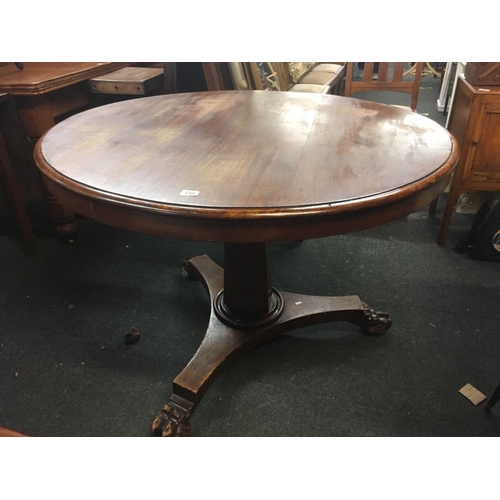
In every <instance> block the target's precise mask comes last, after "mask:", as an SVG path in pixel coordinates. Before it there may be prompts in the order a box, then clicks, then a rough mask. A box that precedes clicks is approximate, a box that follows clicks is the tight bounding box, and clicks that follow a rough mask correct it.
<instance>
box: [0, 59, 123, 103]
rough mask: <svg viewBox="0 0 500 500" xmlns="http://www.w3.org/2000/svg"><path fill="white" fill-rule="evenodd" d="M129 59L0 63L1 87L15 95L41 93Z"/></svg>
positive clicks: (111, 68)
mask: <svg viewBox="0 0 500 500" xmlns="http://www.w3.org/2000/svg"><path fill="white" fill-rule="evenodd" d="M129 64H130V63H123V62H120V63H117V62H53V63H51V62H28V63H23V65H24V69H23V70H19V69H18V68H17V67H16V66H15V65H14V63H10V64H7V65H5V66H2V67H0V91H3V92H9V93H10V94H12V95H19V96H21V95H24V96H27V95H30V96H33V95H38V94H45V93H47V92H52V91H54V90H57V89H60V88H63V87H67V86H68V85H73V84H75V83H78V82H82V81H85V80H88V79H89V78H92V77H94V76H98V75H102V74H104V73H107V72H109V71H113V70H115V69H119V68H123V67H124V66H127V65H129Z"/></svg>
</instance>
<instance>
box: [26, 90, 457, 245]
mask: <svg viewBox="0 0 500 500" xmlns="http://www.w3.org/2000/svg"><path fill="white" fill-rule="evenodd" d="M457 158H458V149H457V146H456V141H455V140H454V138H453V137H452V136H451V135H450V134H449V133H448V132H447V131H446V130H445V129H443V128H442V127H440V126H439V125H438V124H437V123H435V122H434V121H432V120H430V119H428V118H425V117H423V116H420V115H418V114H415V113H411V112H409V111H406V110H403V109H400V108H395V107H391V106H387V105H383V104H378V103H374V102H368V101H362V100H358V99H351V98H345V97H339V96H332V95H313V94H296V93H285V92H264V91H241V92H239V91H229V92H204V93H189V94H173V95H162V96H156V97H149V98H143V99H137V100H133V101H127V102H120V103H115V104H111V105H107V106H103V107H100V108H95V109H92V110H89V111H86V112H83V113H80V114H78V115H76V116H73V117H71V118H69V119H67V120H65V121H64V122H62V123H60V124H58V125H56V126H55V127H54V128H52V129H51V130H50V131H49V132H48V133H47V134H45V136H44V137H42V138H41V140H40V141H39V142H38V144H37V147H36V150H35V159H36V162H37V164H38V166H39V168H40V169H41V171H42V173H43V174H44V176H45V177H46V179H47V183H48V186H49V189H51V190H53V191H57V193H56V192H54V195H55V196H57V197H58V199H61V200H62V201H63V202H64V203H65V204H67V205H68V206H70V207H72V208H74V209H75V210H76V211H77V212H80V213H83V214H84V215H87V216H90V217H93V218H96V219H98V220H102V221H103V222H106V223H111V224H113V225H118V226H120V227H129V228H130V229H134V230H144V231H146V232H153V233H155V234H165V235H171V236H174V237H182V238H188V239H198V238H200V239H215V240H220V241H271V240H273V239H275V237H276V238H277V239H281V238H282V237H283V236H284V235H283V234H280V235H275V237H274V236H271V234H270V232H272V227H273V226H280V225H282V224H283V223H284V219H286V218H290V217H291V218H294V217H299V218H303V217H305V216H307V217H308V221H307V222H308V224H309V225H310V226H311V227H310V228H309V230H307V231H305V233H304V230H303V229H304V227H303V229H302V233H301V234H302V235H303V237H317V236H325V235H327V234H336V233H337V231H336V230H334V229H327V226H328V221H327V220H324V217H325V216H333V215H336V219H337V222H339V220H340V219H341V218H342V217H343V216H342V214H350V215H348V216H347V219H348V220H350V221H351V223H352V221H353V220H354V219H353V217H352V214H353V213H354V212H356V211H359V210H364V211H366V210H368V209H370V208H371V209H373V210H374V211H373V213H372V215H368V214H365V215H363V216H361V214H358V217H357V219H358V223H357V225H356V227H354V228H352V229H350V230H357V229H359V228H362V226H363V225H364V226H365V227H369V226H373V225H377V224H380V223H383V222H387V221H388V220H391V218H397V217H400V216H402V215H406V214H407V213H410V212H411V211H414V210H416V209H418V208H420V206H424V205H425V204H426V203H428V202H430V201H432V199H429V196H435V195H436V196H437V194H438V193H439V191H442V190H443V189H444V187H445V186H446V183H447V181H448V179H449V176H450V174H451V172H452V169H453V167H454V166H455V164H456V161H457ZM185 191H194V192H196V193H197V194H196V196H184V195H183V194H182V193H183V192H185ZM431 192H432V193H431ZM61 197H62V198H61ZM405 200H406V201H407V203H406V205H405V204H404V203H405ZM390 205H392V208H390V209H389V206H390ZM383 206H385V207H386V208H387V210H385V212H386V213H385V215H382V214H379V216H378V217H375V218H373V215H374V214H375V212H376V211H377V210H375V209H377V208H378V211H379V212H380V208H381V207H383ZM118 207H120V208H118ZM120 210H125V211H127V215H126V216H125V217H121V220H118V219H120V217H119V216H118V215H117V216H116V217H114V216H113V213H115V214H116V213H117V212H118V211H120ZM137 210H138V211H141V212H142V213H141V215H140V218H141V219H142V221H143V222H142V223H141V224H142V225H141V224H139V226H141V227H143V229H141V227H139V226H138V223H139V221H137V220H136V221H135V222H134V221H131V219H137V217H138V214H137V213H136V214H133V213H132V212H134V211H137ZM144 212H150V213H151V214H152V218H155V217H156V218H157V217H159V216H170V217H180V218H181V221H182V217H184V218H186V219H190V220H191V222H188V221H186V220H185V221H184V223H182V222H181V221H177V220H176V221H173V220H171V221H169V222H165V223H164V227H165V229H164V231H161V230H160V229H159V227H157V226H158V224H161V222H160V221H159V220H157V221H156V222H153V221H152V218H151V219H150V222H151V224H150V225H151V227H150V228H149V229H148V227H146V226H148V224H144ZM153 214H154V216H153ZM122 215H123V214H122ZM311 216H319V217H318V218H315V219H314V222H311V219H310V217H311ZM322 218H323V219H322ZM360 218H361V219H363V220H364V223H362V221H361V220H360ZM125 219H127V220H125ZM201 219H209V220H210V221H211V222H208V221H205V222H203V223H200V224H201V226H204V227H205V230H204V231H203V230H201V231H198V230H197V229H196V227H198V226H199V224H198V222H197V221H200V220H201ZM368 219H370V221H369V220H368ZM127 221H130V223H129V222H127ZM236 221H252V224H251V225H252V227H253V229H252V232H253V233H254V236H253V237H255V236H256V235H257V233H258V227H259V224H258V223H256V221H262V224H261V225H260V227H261V229H262V230H263V231H264V232H266V234H267V235H265V236H264V235H261V236H260V238H261V240H255V239H254V240H250V239H247V237H248V235H247V236H245V237H243V238H242V235H241V234H240V235H236V234H234V231H236V232H237V233H241V232H242V231H243V227H242V226H240V228H239V229H238V228H237V226H238V224H236ZM322 222H323V223H324V224H323V228H322V229H321V230H320V229H319V225H322ZM179 224H184V225H188V226H189V225H190V226H191V230H190V231H188V233H190V234H187V233H186V231H178V230H173V226H179ZM169 225H170V226H172V227H170V229H168V228H167V226H169ZM286 225H287V227H288V228H289V229H290V228H291V226H293V225H295V222H294V223H292V224H288V223H286ZM301 225H302V226H305V224H304V221H302V223H301ZM152 226H155V227H154V228H153V227H152ZM209 226H210V229H209ZM314 226H316V230H314ZM231 227H232V228H233V229H232V231H233V234H232V236H231V238H230V239H227V237H228V236H230V234H229V233H230V232H231V231H229V233H228V231H227V230H228V229H229V228H231ZM221 229H222V232H221V231H220V230H221ZM240 229H241V230H240ZM247 229H248V227H247ZM347 229H349V228H347V227H345V228H339V231H340V232H345V231H346V230H347ZM207 231H208V232H207ZM287 231H288V230H287ZM287 231H285V232H287ZM288 232H290V231H288ZM291 232H293V230H291ZM291 232H290V234H291ZM299 232H301V231H299ZM195 233H196V234H195ZM208 233H210V235H209V234H208ZM222 233H224V234H222Z"/></svg>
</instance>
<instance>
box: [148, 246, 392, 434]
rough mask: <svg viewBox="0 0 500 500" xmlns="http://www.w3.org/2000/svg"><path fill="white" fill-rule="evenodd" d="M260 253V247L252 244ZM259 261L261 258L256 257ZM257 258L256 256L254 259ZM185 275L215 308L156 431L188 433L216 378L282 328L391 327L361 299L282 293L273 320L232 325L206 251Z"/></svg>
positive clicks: (218, 274)
mask: <svg viewBox="0 0 500 500" xmlns="http://www.w3.org/2000/svg"><path fill="white" fill-rule="evenodd" d="M252 251H255V252H256V254H257V256H258V255H259V254H260V253H261V249H258V248H257V247H253V248H252V249H251V250H250V251H249V252H248V253H251V252H252ZM257 259H258V257H257ZM254 260H255V259H254ZM186 271H187V273H188V274H189V275H190V276H191V277H193V278H195V279H197V280H199V281H201V283H202V284H203V285H204V287H205V289H206V290H207V291H208V293H209V295H210V299H211V300H210V301H211V304H212V311H211V315H210V321H209V325H208V328H207V331H206V334H205V337H204V339H203V342H202V343H201V345H200V347H199V349H198V351H197V352H196V354H195V355H194V356H193V358H192V359H191V361H190V362H189V363H188V364H187V365H186V367H185V368H184V370H183V371H182V372H181V373H180V374H179V375H178V376H177V377H176V378H175V380H174V382H173V395H172V397H171V399H170V402H169V403H168V404H167V405H165V406H164V407H163V408H162V410H161V411H160V412H159V414H158V415H157V416H156V418H155V419H154V421H153V425H152V430H153V433H154V434H156V435H161V436H164V437H168V436H186V435H188V434H189V430H190V424H189V417H190V416H191V415H192V413H193V412H194V410H195V408H196V406H197V405H198V403H199V402H200V400H201V398H202V397H203V395H204V394H205V392H206V391H207V389H208V388H209V387H210V385H211V384H212V383H213V381H214V380H215V378H216V376H217V375H218V374H219V373H220V372H221V371H222V370H224V369H226V368H227V367H228V366H230V365H231V364H232V363H233V362H234V361H236V360H237V359H238V358H240V357H241V356H242V355H243V354H245V353H246V352H248V351H249V350H251V349H253V348H255V347H257V346H258V345H260V344H262V343H263V342H266V341H268V340H270V339H272V338H274V337H276V336H278V335H281V334H283V333H284V332H287V331H290V330H293V329H296V328H301V327H303V326H307V325H314V324H319V323H328V322H331V321H349V322H351V323H354V324H356V325H359V326H361V327H362V328H363V329H364V330H365V332H366V333H368V334H374V335H380V334H382V333H384V332H385V331H387V330H388V329H389V328H390V326H391V320H390V319H389V316H388V314H386V313H381V312H376V311H374V310H373V309H372V308H370V307H369V306H367V305H366V304H364V303H362V302H361V301H360V299H359V297H357V296H355V295H353V296H349V297H318V296H312V295H302V294H295V293H286V292H281V295H282V296H283V300H284V303H285V307H284V310H283V314H282V315H281V316H280V317H279V318H278V319H276V320H275V321H274V322H273V323H271V324H267V325H265V326H262V327H255V328H245V329H244V330H242V329H239V328H232V327H231V326H228V325H226V324H224V323H222V322H221V321H220V320H219V318H218V315H217V313H216V311H215V308H214V303H215V301H216V298H217V297H218V296H219V295H220V293H221V291H222V290H223V286H224V285H223V284H224V282H225V274H226V272H227V270H223V269H222V268H221V267H219V266H217V264H215V263H214V262H213V261H212V260H210V259H209V258H208V257H207V256H206V255H202V256H199V257H194V258H192V259H190V260H189V261H188V263H187V266H186Z"/></svg>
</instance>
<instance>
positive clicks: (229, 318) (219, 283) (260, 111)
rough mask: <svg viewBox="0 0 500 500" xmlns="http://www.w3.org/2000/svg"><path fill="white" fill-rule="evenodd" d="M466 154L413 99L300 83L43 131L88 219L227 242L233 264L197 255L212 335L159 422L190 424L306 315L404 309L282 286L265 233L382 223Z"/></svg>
mask: <svg viewBox="0 0 500 500" xmlns="http://www.w3.org/2000/svg"><path fill="white" fill-rule="evenodd" d="M457 159H458V150H457V147H456V141H455V139H454V138H453V137H452V136H451V135H450V134H449V133H448V132H447V131H446V130H445V129H443V128H442V127H440V126H439V125H437V124H436V123H435V122H433V121H431V120H429V119H427V118H425V117H423V116H419V115H417V114H416V113H412V112H411V111H407V110H403V109H400V108H394V107H391V106H387V105H383V104H378V103H373V102H367V101H358V100H355V99H346V98H344V97H339V96H326V95H316V94H300V93H293V92H259V91H246V92H245V91H242V92H237V91H233V92H203V93H193V94H172V95H164V96H158V97H149V98H143V99H141V100H136V101H128V102H126V103H115V104H111V105H108V106H103V107H101V108H97V109H93V110H91V111H87V112H85V113H83V114H80V115H77V116H73V117H71V118H69V119H67V120H65V121H64V122H62V123H60V124H58V125H56V126H55V127H54V128H53V129H52V130H50V131H49V132H48V133H46V134H45V135H44V136H43V137H42V138H41V139H40V140H39V141H38V143H37V145H36V148H35V160H36V163H37V165H38V167H39V168H40V171H41V172H42V174H43V175H44V177H45V180H46V183H47V186H48V188H49V189H50V191H51V192H52V193H53V194H54V195H55V196H57V198H58V199H60V200H62V201H63V203H64V204H67V205H68V206H70V207H71V208H73V209H74V210H76V211H77V212H79V213H82V214H84V215H86V216H87V217H90V218H93V219H95V220H99V221H101V222H105V223H107V224H111V225H114V226H117V227H123V228H126V229H130V230H135V231H140V232H145V233H149V234H155V235H159V236H169V237H175V238H182V239H188V240H206V241H221V242H224V243H225V259H224V260H225V269H224V270H222V268H220V267H219V266H217V265H215V264H214V263H213V262H212V261H211V260H210V259H209V258H208V257H207V256H201V257H195V258H193V259H191V260H189V261H188V262H187V264H186V266H185V269H184V274H186V275H188V276H191V277H193V278H194V279H197V280H199V281H201V282H202V283H203V285H204V286H205V288H206V290H207V291H208V293H209V296H210V302H211V315H210V321H209V326H208V329H207V333H206V335H205V338H204V340H203V342H202V344H201V346H200V348H199V349H198V351H197V352H196V353H195V355H194V357H193V358H192V360H191V361H190V362H189V364H188V365H187V366H186V368H185V369H184V370H183V371H182V372H181V373H180V374H179V375H178V376H177V377H176V379H175V380H174V383H173V395H172V397H171V399H170V401H169V403H168V404H167V405H166V406H165V407H164V408H163V409H162V410H161V411H160V413H159V414H158V416H157V417H156V418H155V420H154V423H153V431H154V433H155V434H160V435H165V436H167V435H168V436H180V435H186V434H188V433H189V417H190V415H191V414H192V412H193V411H194V409H195V407H196V405H197V404H198V402H199V401H200V398H201V397H202V396H203V394H204V393H205V391H206V390H207V388H208V387H209V386H210V384H211V383H212V382H213V380H214V379H215V377H216V375H217V374H218V373H219V372H220V371H221V370H222V369H224V368H225V367H227V366H229V365H230V364H231V363H232V362H234V361H235V360H236V359H237V358H239V357H240V356H242V355H243V354H244V353H245V352H247V351H248V350H249V349H252V348H253V347H255V346H257V345H259V344H260V343H262V342H265V341H267V340H269V339H271V338H273V337H275V336H276V335H280V334H282V333H284V332H286V331H289V330H291V329H293V328H299V327H302V326H306V325H312V324H317V323H322V322H329V321H350V322H352V323H354V324H356V325H359V326H360V327H361V328H362V329H363V330H365V331H366V332H368V333H370V334H374V335H378V334H381V333H384V332H385V331H386V330H387V329H388V328H389V327H390V326H391V320H390V318H389V317H388V315H387V313H382V312H377V311H375V310H374V309H372V308H370V307H369V306H367V305H366V304H364V303H362V302H361V300H360V299H359V297H357V296H350V297H311V296H306V295H300V294H292V293H285V292H280V291H278V290H276V289H275V288H273V287H272V286H271V279H270V272H269V266H268V262H267V257H266V249H265V243H266V242H269V241H291V240H297V239H306V238H316V237H320V236H328V235H334V234H341V233H347V232H350V231H357V230H360V229H365V228H368V227H373V226H377V225H379V224H383V223H385V222H388V221H390V220H394V219H396V218H399V217H403V216H404V215H407V214H409V213H411V212H414V211H416V210H418V209H419V208H421V207H422V206H425V205H426V204H428V203H430V202H431V201H432V200H434V199H435V198H436V197H437V195H438V194H439V192H441V191H442V190H443V189H444V188H445V187H446V185H447V184H448V182H449V179H450V176H451V173H452V171H453V168H454V167H455V164H456V162H457Z"/></svg>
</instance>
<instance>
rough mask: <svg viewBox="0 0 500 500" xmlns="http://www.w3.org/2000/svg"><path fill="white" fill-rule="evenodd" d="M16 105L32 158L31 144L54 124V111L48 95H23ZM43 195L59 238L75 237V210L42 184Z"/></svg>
mask: <svg viewBox="0 0 500 500" xmlns="http://www.w3.org/2000/svg"><path fill="white" fill-rule="evenodd" d="M17 107H18V110H19V117H20V118H21V126H22V127H23V128H24V132H25V135H26V138H27V139H29V142H30V143H31V145H29V144H28V141H26V142H27V147H29V148H30V155H29V156H30V158H33V146H32V145H33V144H34V143H35V142H36V141H37V140H38V139H39V138H40V137H41V135H42V134H43V133H44V132H46V131H47V130H49V129H51V128H52V127H53V126H54V125H55V124H56V122H55V119H54V111H53V109H52V105H51V102H50V99H49V97H48V95H46V94H42V95H37V96H30V97H23V98H18V99H17ZM42 189H43V195H44V196H45V198H46V201H47V207H48V211H49V214H50V217H51V219H52V220H53V221H54V223H55V225H56V231H57V234H58V236H59V237H60V238H62V239H64V240H66V241H71V240H72V239H73V238H75V235H76V232H77V230H78V223H77V222H76V220H75V215H76V214H75V212H73V211H72V210H70V209H69V208H67V207H64V206H63V205H61V203H60V202H59V201H58V200H57V199H56V198H55V197H54V196H52V194H51V193H50V192H49V191H48V189H47V188H46V187H45V184H43V187H42Z"/></svg>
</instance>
